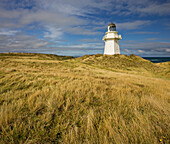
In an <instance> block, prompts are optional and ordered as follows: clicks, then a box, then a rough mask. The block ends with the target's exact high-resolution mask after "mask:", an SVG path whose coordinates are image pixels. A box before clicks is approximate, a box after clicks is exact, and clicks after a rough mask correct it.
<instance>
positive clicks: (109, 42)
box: [103, 22, 122, 55]
mask: <svg viewBox="0 0 170 144" xmlns="http://www.w3.org/2000/svg"><path fill="white" fill-rule="evenodd" d="M120 39H122V37H121V35H118V32H117V31H116V25H115V24H114V23H112V22H111V24H109V25H108V31H107V32H106V34H105V36H104V37H103V40H104V41H105V48H104V54H106V55H114V54H120V48H119V40H120Z"/></svg>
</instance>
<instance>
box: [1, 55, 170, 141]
mask: <svg viewBox="0 0 170 144" xmlns="http://www.w3.org/2000/svg"><path fill="white" fill-rule="evenodd" d="M11 55H12V56H11ZM92 57H94V59H93V61H94V63H92V62H91V63H89V62H88V61H89V60H88V59H89V57H86V58H78V59H72V58H70V59H69V57H68V58H65V57H57V56H54V55H52V56H51V55H40V54H25V55H24V56H23V54H3V55H0V66H1V67H0V143H27V144H31V143H32V144H34V143H78V144H79V143H90V144H91V143H101V144H103V143H106V144H107V143H117V144H119V143H120V144H121V143H122V144H125V143H167V144H168V143H169V131H170V127H169V115H170V112H169V110H170V109H169V108H170V107H169V106H170V105H169V102H170V101H169V96H170V81H169V80H168V78H167V75H166V74H165V73H163V75H161V74H158V73H157V74H155V73H156V72H153V71H152V70H149V69H145V68H143V69H142V68H141V67H139V65H138V64H136V65H137V66H136V67H135V68H134V70H133V71H130V72H129V70H126V69H128V68H129V69H131V66H129V67H126V68H125V67H123V68H122V66H121V65H119V66H118V65H117V66H116V68H115V67H114V66H111V64H109V66H108V67H107V65H103V67H102V63H101V62H100V63H97V61H98V58H100V59H105V60H108V61H110V60H112V61H114V58H113V57H112V59H111V57H108V59H107V57H104V56H100V55H99V56H96V57H95V56H92ZM63 59H64V60H63ZM90 59H92V58H91V57H90ZM95 59H97V60H95ZM121 60H122V61H124V60H123V58H122V59H121V57H120V58H119V62H121ZM141 61H142V60H141ZM121 63H123V62H121ZM133 63H135V62H133ZM99 64H100V65H99ZM124 64H125V63H124ZM140 64H141V65H142V62H140ZM134 65H135V64H134ZM153 66H154V64H153ZM156 67H158V66H157V65H156ZM159 67H160V69H162V67H161V66H159ZM163 67H164V68H163V72H164V71H166V72H167V69H169V66H166V65H164V66H163ZM135 70H136V71H135ZM161 71H162V70H161Z"/></svg>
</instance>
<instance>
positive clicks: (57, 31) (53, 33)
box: [44, 26, 63, 39]
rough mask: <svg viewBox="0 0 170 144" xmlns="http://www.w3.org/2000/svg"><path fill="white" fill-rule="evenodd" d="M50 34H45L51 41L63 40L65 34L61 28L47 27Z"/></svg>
mask: <svg viewBox="0 0 170 144" xmlns="http://www.w3.org/2000/svg"><path fill="white" fill-rule="evenodd" d="M46 29H47V31H48V32H44V37H46V38H51V39H61V37H62V35H63V32H62V30H61V28H57V27H54V26H46Z"/></svg>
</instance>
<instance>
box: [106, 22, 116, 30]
mask: <svg viewBox="0 0 170 144" xmlns="http://www.w3.org/2000/svg"><path fill="white" fill-rule="evenodd" d="M108 31H110V32H111V31H116V25H115V24H114V23H112V22H111V23H110V24H109V25H108Z"/></svg>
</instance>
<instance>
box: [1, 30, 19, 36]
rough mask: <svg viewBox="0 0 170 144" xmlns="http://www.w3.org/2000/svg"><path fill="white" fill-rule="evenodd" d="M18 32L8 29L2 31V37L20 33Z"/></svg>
mask: <svg viewBox="0 0 170 144" xmlns="http://www.w3.org/2000/svg"><path fill="white" fill-rule="evenodd" d="M18 32H19V31H18V30H6V29H0V35H7V36H10V35H15V34H16V33H18Z"/></svg>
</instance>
